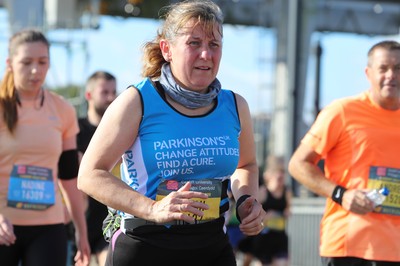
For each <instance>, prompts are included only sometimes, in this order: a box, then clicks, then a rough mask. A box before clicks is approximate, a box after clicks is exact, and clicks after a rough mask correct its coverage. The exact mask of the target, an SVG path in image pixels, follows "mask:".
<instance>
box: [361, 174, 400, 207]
mask: <svg viewBox="0 0 400 266" xmlns="http://www.w3.org/2000/svg"><path fill="white" fill-rule="evenodd" d="M382 187H386V188H387V189H389V195H388V196H387V197H386V200H385V201H384V202H383V204H382V206H378V207H377V208H375V210H374V212H377V213H382V214H392V215H400V169H396V168H389V167H381V166H371V167H370V171H369V178H368V188H369V189H375V188H378V189H379V188H382Z"/></svg>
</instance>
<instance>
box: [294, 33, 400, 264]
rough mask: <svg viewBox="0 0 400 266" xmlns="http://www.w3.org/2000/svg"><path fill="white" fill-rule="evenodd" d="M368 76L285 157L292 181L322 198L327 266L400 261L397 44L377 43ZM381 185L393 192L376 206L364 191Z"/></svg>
mask: <svg viewBox="0 0 400 266" xmlns="http://www.w3.org/2000/svg"><path fill="white" fill-rule="evenodd" d="M365 74H366V76H367V79H368V81H369V83H370V88H369V90H368V91H365V92H363V93H361V94H360V95H357V96H353V97H348V98H344V99H340V100H337V101H334V102H333V103H331V104H330V105H328V106H327V107H326V108H324V109H323V110H322V112H321V113H320V114H319V116H318V117H317V119H316V121H315V123H314V124H313V125H312V127H311V129H310V130H309V131H308V133H307V134H306V135H305V137H304V138H303V140H302V141H301V144H300V145H299V147H298V148H297V150H296V151H295V153H294V154H293V156H292V158H291V160H290V162H289V172H290V174H291V175H292V176H293V177H294V178H295V179H296V180H298V181H299V182H300V183H302V184H303V185H305V186H306V187H307V188H309V189H310V190H311V191H313V192H315V193H317V194H319V195H321V196H324V197H327V202H326V209H325V213H324V216H323V218H322V221H321V232H320V237H321V239H320V240H321V243H320V255H321V257H322V262H323V265H326V266H328V265H329V266H342V265H343V266H344V265H346V266H349V265H376V266H382V265H399V264H400V241H399V238H400V201H399V196H400V160H399V151H400V101H399V100H400V44H399V43H398V42H395V41H383V42H380V43H377V44H375V45H374V46H373V47H372V48H371V49H370V50H369V52H368V64H367V66H366V69H365ZM320 159H325V169H324V170H325V171H324V172H322V171H321V170H320V169H319V168H318V166H317V163H318V162H319V160H320ZM380 187H387V188H389V190H390V194H389V196H388V197H387V199H386V201H385V202H384V203H383V205H382V206H380V207H379V208H376V209H374V208H373V204H372V202H371V201H370V200H369V199H368V198H367V196H366V192H367V191H368V190H370V189H373V188H380Z"/></svg>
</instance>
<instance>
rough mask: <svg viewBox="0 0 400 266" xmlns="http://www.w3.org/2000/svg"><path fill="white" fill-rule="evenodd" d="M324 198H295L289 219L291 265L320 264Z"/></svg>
mask: <svg viewBox="0 0 400 266" xmlns="http://www.w3.org/2000/svg"><path fill="white" fill-rule="evenodd" d="M324 208H325V199H324V198H320V197H318V198H293V200H292V208H291V216H290V217H289V220H288V225H287V232H288V235H289V254H290V265H291V266H320V265H321V259H320V257H319V225H320V220H321V217H322V214H323V212H324Z"/></svg>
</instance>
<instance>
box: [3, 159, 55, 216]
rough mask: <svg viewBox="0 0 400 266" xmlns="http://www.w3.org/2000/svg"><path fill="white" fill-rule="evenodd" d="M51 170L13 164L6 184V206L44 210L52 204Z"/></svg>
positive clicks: (53, 201) (53, 193) (53, 197)
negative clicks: (7, 184)
mask: <svg viewBox="0 0 400 266" xmlns="http://www.w3.org/2000/svg"><path fill="white" fill-rule="evenodd" d="M54 203H55V192H54V182H53V175H52V170H51V169H49V168H45V167H38V166H31V165H14V167H13V169H12V172H11V175H10V182H9V186H8V196H7V206H8V207H12V208H17V209H25V210H45V209H48V208H49V207H51V206H52V205H54Z"/></svg>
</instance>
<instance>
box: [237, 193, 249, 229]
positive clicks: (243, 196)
mask: <svg viewBox="0 0 400 266" xmlns="http://www.w3.org/2000/svg"><path fill="white" fill-rule="evenodd" d="M249 197H251V195H249V194H245V195H242V196H240V197H239V199H238V200H237V201H236V218H237V219H238V221H239V223H242V220H241V219H240V217H239V212H238V208H239V206H240V204H242V203H243V201H245V200H246V199H247V198H249Z"/></svg>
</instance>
